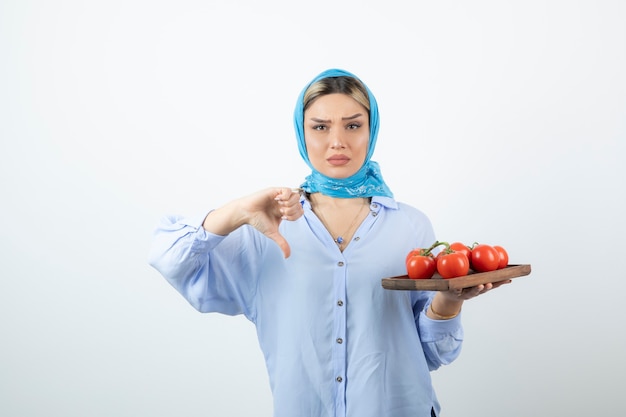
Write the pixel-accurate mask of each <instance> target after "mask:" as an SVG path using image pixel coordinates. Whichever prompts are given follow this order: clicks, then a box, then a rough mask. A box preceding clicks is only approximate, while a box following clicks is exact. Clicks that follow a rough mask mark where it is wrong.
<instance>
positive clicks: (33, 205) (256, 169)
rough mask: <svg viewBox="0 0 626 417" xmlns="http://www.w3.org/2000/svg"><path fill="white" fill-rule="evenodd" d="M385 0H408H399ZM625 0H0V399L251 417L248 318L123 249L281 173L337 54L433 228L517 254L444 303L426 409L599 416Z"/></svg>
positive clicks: (621, 114) (402, 183)
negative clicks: (456, 313)
mask: <svg viewBox="0 0 626 417" xmlns="http://www.w3.org/2000/svg"><path fill="white" fill-rule="evenodd" d="M409 4H411V6H410V7H409ZM625 22H626V3H624V2H623V1H621V0H615V1H606V0H594V1H582V0H575V1H565V0H564V1H555V0H541V1H534V0H530V1H523V2H522V1H518V2H514V1H496V0H493V1H487V0H479V1H471V2H464V1H436V2H435V1H428V2H427V1H418V2H408V1H403V2H400V1H394V0H390V1H385V2H380V1H376V2H374V1H349V2H346V1H338V0H333V1H326V0H322V1H315V2H287V1H284V2H282V1H271V0H268V1H263V2H257V1H252V0H248V1H239V2H234V1H226V0H224V1H207V0H205V1H200V0H198V1H193V0H177V1H147V0H123V1H122V0H112V1H111V0H110V1H78V0H67V1H43V0H41V1H36V0H19V1H18V0H3V1H1V2H0V60H1V61H0V175H1V176H0V195H1V201H2V202H1V203H0V276H1V280H0V334H1V337H2V339H1V342H0V415H2V416H7V417H14V416H15V417H17V416H20V417H21V416H29V417H30V416H48V417H51V416H59V417H61V416H62V417H84V416H89V417H100V416H106V417H110V416H124V417H125V416H133V417H135V416H151V417H166V416H181V415H206V416H225V415H233V416H240V415H241V416H243V415H255V416H270V415H271V409H272V405H271V395H270V391H269V385H268V380H267V376H266V373H265V367H264V363H263V359H262V355H261V353H260V351H259V348H258V344H257V341H256V336H255V333H254V328H253V326H252V324H250V323H249V322H247V321H246V320H245V319H243V318H242V317H227V316H220V315H203V314H200V313H197V312H196V311H195V310H193V309H192V308H191V307H190V306H189V305H188V304H186V302H185V301H184V300H183V299H182V297H180V296H179V295H178V294H177V293H176V292H175V291H174V290H173V289H172V288H171V287H169V285H168V284H167V283H166V282H165V280H164V279H162V278H161V277H160V276H159V275H158V273H157V272H156V271H155V270H153V269H152V268H150V267H149V266H148V264H147V253H148V247H149V243H150V238H151V233H152V230H153V228H154V227H155V225H156V223H157V221H158V219H159V217H161V216H162V215H163V214H166V213H180V214H189V215H191V214H197V213H203V212H206V211H207V210H208V209H210V208H212V207H215V206H218V205H220V204H222V203H224V202H226V201H228V200H230V199H232V198H234V197H237V196H240V195H243V194H247V193H250V192H253V191H255V190H257V189H259V188H263V187H266V186H273V185H285V186H297V185H299V184H300V182H301V180H302V179H303V178H304V176H305V175H306V174H308V168H307V167H306V165H305V164H304V162H303V161H302V160H301V159H300V157H299V155H298V151H297V147H296V143H295V139H294V133H293V127H292V121H291V120H292V119H291V117H292V111H293V106H294V104H295V99H296V97H297V94H298V93H299V92H300V89H301V88H302V87H303V86H304V85H305V84H306V83H307V82H308V81H309V80H310V79H311V78H312V77H314V76H315V75H317V74H318V73H319V72H321V71H322V70H324V69H327V68H330V67H339V68H344V69H346V70H349V71H351V72H354V73H355V74H357V75H359V76H360V77H361V78H362V79H363V80H364V81H365V82H366V83H367V84H368V86H369V87H370V88H371V90H372V91H373V92H374V94H375V95H376V97H377V99H378V102H379V106H380V111H381V130H380V136H379V142H378V148H377V151H376V153H375V155H374V159H375V160H376V161H378V162H379V163H380V164H381V168H382V170H383V174H384V176H385V179H386V181H387V183H388V184H389V185H390V187H391V188H392V190H393V191H394V193H395V195H396V197H397V199H399V200H401V201H404V202H407V203H410V204H412V205H415V206H417V207H419V208H421V209H422V210H423V211H425V212H426V213H427V214H428V215H429V217H430V218H431V220H432V221H433V223H434V226H435V229H436V232H437V234H438V237H439V238H440V239H442V240H448V241H454V240H462V241H466V242H468V243H471V242H473V241H481V242H484V243H492V244H501V245H503V246H505V247H506V248H507V249H508V250H509V252H510V255H511V263H530V264H532V268H533V271H532V274H531V275H530V276H528V277H525V278H519V279H517V280H514V282H513V283H512V284H511V285H509V286H506V287H503V288H501V289H498V290H497V291H494V292H492V293H489V294H487V295H485V296H484V297H481V298H478V299H476V300H472V301H471V302H468V303H467V304H466V306H465V307H464V316H463V317H464V319H463V320H464V324H465V332H466V340H465V345H464V350H463V353H462V355H461V357H460V358H459V359H458V360H457V361H456V362H455V363H453V364H452V365H450V366H447V367H444V368H442V369H440V370H438V371H436V372H434V373H433V378H434V380H435V384H436V387H437V390H438V393H439V397H440V400H441V402H442V404H443V415H444V416H446V417H448V416H449V417H461V416H463V417H465V416H481V417H496V416H497V417H500V416H508V417H517V416H519V417H527V416H553V415H562V416H565V415H567V416H589V415H624V414H626V405H625V402H624V399H623V392H622V391H623V388H624V384H625V377H624V375H626V358H625V357H624V352H625V350H626V334H625V332H624V329H625V327H626V326H625V322H626V320H625V318H626V313H625V312H624V307H623V299H624V297H625V296H626V272H625V269H624V259H626V255H625V252H624V247H623V246H622V245H623V238H624V234H625V233H626V227H625V221H624V213H626V206H625V203H624V197H626V195H625V194H626V170H625V168H624V166H625V163H626V146H625V140H626V76H625V75H624V74H626V24H625Z"/></svg>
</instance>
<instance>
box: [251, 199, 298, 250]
mask: <svg viewBox="0 0 626 417" xmlns="http://www.w3.org/2000/svg"><path fill="white" fill-rule="evenodd" d="M239 206H240V207H241V209H242V210H243V212H244V219H245V221H244V222H245V223H247V224H249V225H250V226H252V227H254V228H255V229H257V230H258V231H260V232H261V233H263V234H264V235H265V236H267V237H269V238H270V239H272V240H273V241H275V242H276V243H277V244H278V246H279V247H280V249H281V250H282V251H283V254H284V255H285V258H288V257H289V255H290V254H291V249H290V247H289V244H288V243H287V241H286V240H285V238H284V237H283V236H282V235H281V234H280V233H279V232H278V226H279V225H280V222H281V221H283V220H290V221H293V220H297V219H299V218H300V216H302V215H303V214H304V210H303V209H302V205H301V204H300V193H299V192H298V191H296V190H293V189H291V188H284V187H283V188H268V189H266V190H263V191H260V192H258V193H255V194H253V195H250V196H248V197H244V198H243V199H240V200H239Z"/></svg>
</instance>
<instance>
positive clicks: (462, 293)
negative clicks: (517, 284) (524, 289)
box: [426, 279, 511, 320]
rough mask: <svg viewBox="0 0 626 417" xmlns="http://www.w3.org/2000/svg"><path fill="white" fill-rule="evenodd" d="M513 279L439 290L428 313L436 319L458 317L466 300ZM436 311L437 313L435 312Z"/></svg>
mask: <svg viewBox="0 0 626 417" xmlns="http://www.w3.org/2000/svg"><path fill="white" fill-rule="evenodd" d="M510 282H511V280H510V279H509V280H505V281H500V282H494V283H488V284H480V285H476V286H474V287H468V288H460V289H453V290H448V291H439V292H438V293H437V294H436V295H435V298H433V301H432V303H431V306H430V308H429V309H428V311H427V312H426V314H427V315H428V316H429V317H430V318H432V319H435V320H443V319H448V318H452V317H456V316H457V315H458V314H459V313H460V312H461V307H462V306H463V302H464V301H465V300H469V299H471V298H474V297H477V296H479V295H481V294H484V293H486V292H488V291H491V290H493V289H494V288H498V287H499V286H501V285H504V284H508V283H510ZM434 311H436V312H437V313H434Z"/></svg>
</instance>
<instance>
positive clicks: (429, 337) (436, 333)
mask: <svg viewBox="0 0 626 417" xmlns="http://www.w3.org/2000/svg"><path fill="white" fill-rule="evenodd" d="M429 306H430V305H427V306H426V308H424V310H423V311H422V314H420V318H419V325H420V334H421V336H422V341H423V342H436V341H439V340H442V339H444V338H446V337H449V336H450V335H454V336H455V337H459V335H462V325H461V312H459V314H458V315H457V316H456V317H453V318H451V319H449V320H435V319H431V318H430V317H428V316H427V315H426V310H427V309H428V307H429ZM461 337H462V336H461Z"/></svg>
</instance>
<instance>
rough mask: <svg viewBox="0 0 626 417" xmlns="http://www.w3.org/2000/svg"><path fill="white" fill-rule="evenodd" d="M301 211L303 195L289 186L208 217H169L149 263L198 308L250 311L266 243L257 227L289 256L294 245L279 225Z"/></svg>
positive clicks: (160, 228) (154, 243)
mask: <svg viewBox="0 0 626 417" xmlns="http://www.w3.org/2000/svg"><path fill="white" fill-rule="evenodd" d="M301 215H302V207H301V206H300V204H299V202H298V195H297V194H294V193H292V192H291V189H288V188H286V189H267V190H264V191H261V192H258V193H256V194H253V195H251V196H248V197H244V198H241V199H238V200H235V201H232V202H230V203H228V204H226V205H224V206H223V207H221V208H219V209H217V210H214V211H212V212H211V213H209V214H208V215H207V216H206V217H204V218H197V219H185V218H181V217H173V216H170V217H166V218H164V219H163V220H162V221H161V223H160V224H159V226H158V227H157V229H156V231H155V233H154V238H153V241H152V245H151V249H150V256H149V263H150V265H152V266H153V267H154V268H156V269H157V270H158V271H159V272H160V273H161V274H162V275H163V276H164V277H165V278H166V280H167V281H168V282H169V283H170V284H171V285H172V286H174V288H176V289H177V290H178V291H179V292H180V293H181V294H182V295H183V296H184V297H185V298H186V299H187V300H188V301H189V303H191V304H192V305H193V306H194V307H195V308H196V309H198V310H199V311H202V312H208V311H219V312H222V313H225V314H239V313H246V314H247V313H249V312H248V311H246V308H247V307H246V306H249V301H250V299H251V294H253V293H254V279H253V277H255V276H256V268H257V267H258V265H259V264H260V262H259V260H258V259H257V257H258V256H262V251H263V247H264V245H266V244H267V240H266V239H262V238H261V235H260V234H259V233H254V231H253V228H255V229H257V230H259V231H260V232H262V233H263V234H265V235H266V236H267V237H269V238H271V239H273V240H275V241H276V242H277V243H278V244H279V246H280V247H281V249H283V253H284V254H285V256H287V255H289V246H288V244H287V242H286V241H285V239H284V238H283V237H282V236H281V235H280V234H279V233H278V225H279V224H280V221H282V220H284V219H286V220H295V219H297V218H298V217H300V216H301ZM244 225H246V226H252V227H242V226H244ZM250 248H254V249H253V250H252V249H250ZM243 277H246V278H243Z"/></svg>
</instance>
